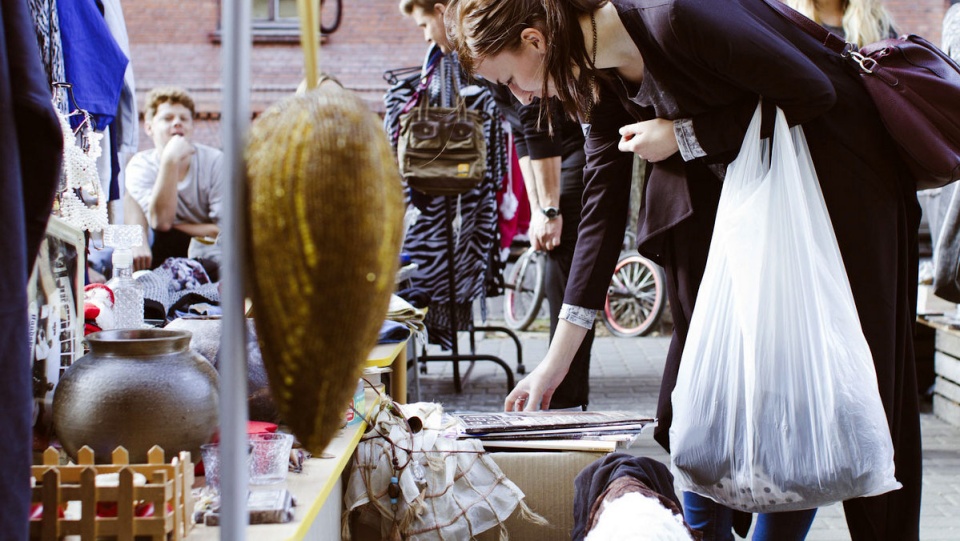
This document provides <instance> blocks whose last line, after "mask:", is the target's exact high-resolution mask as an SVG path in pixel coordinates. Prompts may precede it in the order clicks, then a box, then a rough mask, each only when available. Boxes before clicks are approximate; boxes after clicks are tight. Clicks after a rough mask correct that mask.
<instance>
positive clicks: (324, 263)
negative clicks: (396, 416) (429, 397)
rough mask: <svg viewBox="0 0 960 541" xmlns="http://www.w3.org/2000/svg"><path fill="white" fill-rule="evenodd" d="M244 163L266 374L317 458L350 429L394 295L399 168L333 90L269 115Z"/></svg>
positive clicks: (286, 103)
mask: <svg viewBox="0 0 960 541" xmlns="http://www.w3.org/2000/svg"><path fill="white" fill-rule="evenodd" d="M246 160H247V173H248V176H249V199H248V203H247V208H248V224H249V228H250V231H249V235H248V239H249V250H250V260H251V261H250V268H251V269H252V271H251V273H250V274H251V275H250V278H251V280H250V282H251V289H252V291H251V293H252V297H253V302H254V306H253V313H254V319H255V320H256V325H257V334H258V337H259V340H260V348H261V351H262V353H263V363H264V366H265V368H266V371H267V375H268V378H269V380H270V389H271V393H272V394H273V398H274V400H275V401H276V403H277V407H278V410H279V412H280V416H281V418H282V420H283V422H285V423H286V424H288V425H289V426H290V427H291V428H292V430H293V432H294V433H295V434H296V436H297V438H298V439H299V440H300V441H301V442H302V443H303V444H304V446H305V447H306V448H307V449H308V450H310V451H311V452H313V453H319V452H321V451H322V450H323V448H324V447H326V445H327V444H328V443H329V442H330V440H331V439H332V438H333V435H334V434H335V433H336V431H337V430H338V429H339V428H340V427H341V426H342V424H343V418H344V413H345V409H346V407H347V405H348V404H349V403H350V399H351V397H352V395H353V393H354V391H355V389H356V386H357V380H358V378H359V377H360V374H361V371H362V368H363V364H364V361H365V359H366V357H367V355H368V353H369V351H370V349H371V348H372V347H373V346H374V345H375V343H376V340H377V335H378V332H379V330H380V326H381V324H382V323H383V320H384V317H385V315H386V312H387V305H388V303H389V300H390V295H391V293H392V292H393V288H394V277H395V274H396V270H397V265H398V260H399V251H400V242H401V234H402V220H403V198H402V193H401V185H400V180H399V176H398V172H397V167H396V164H395V161H394V159H393V157H392V153H391V149H390V145H389V143H388V142H387V138H386V134H385V133H384V131H383V128H382V126H381V124H380V122H379V119H378V118H377V117H376V116H375V115H374V113H372V112H371V111H370V109H369V108H368V107H367V105H366V104H365V103H364V102H363V101H362V100H361V99H360V98H358V97H357V96H356V95H354V94H353V93H352V92H350V91H348V90H345V89H342V88H340V87H339V86H337V85H324V86H323V87H322V88H319V89H316V90H313V91H310V92H308V93H306V94H305V95H301V96H294V97H290V98H287V99H284V100H283V101H281V102H278V103H277V104H275V105H273V106H271V107H270V108H269V109H267V110H266V111H264V113H263V114H262V115H260V116H259V118H257V120H256V121H255V122H254V123H253V125H252V126H251V129H250V140H249V143H248V147H247V152H246Z"/></svg>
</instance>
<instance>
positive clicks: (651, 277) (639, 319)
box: [601, 250, 666, 338]
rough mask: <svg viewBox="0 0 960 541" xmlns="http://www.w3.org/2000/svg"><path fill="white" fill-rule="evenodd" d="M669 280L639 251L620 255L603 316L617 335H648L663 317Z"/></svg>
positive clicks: (608, 327) (626, 336)
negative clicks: (667, 281)
mask: <svg viewBox="0 0 960 541" xmlns="http://www.w3.org/2000/svg"><path fill="white" fill-rule="evenodd" d="M665 282H666V279H665V277H664V275H663V269H661V268H660V267H659V266H658V265H657V264H656V263H654V262H653V261H650V260H649V259H647V258H645V257H643V256H642V255H640V253H639V252H637V251H636V250H626V251H624V252H623V253H622V254H621V255H620V260H619V261H617V266H616V267H615V268H614V271H613V278H612V279H611V280H610V287H609V288H607V299H606V301H605V302H604V304H603V310H602V312H601V316H602V318H603V324H604V325H605V326H606V327H607V330H609V331H610V333H611V334H613V335H614V336H620V337H624V338H629V337H633V336H644V335H646V334H648V333H650V331H652V330H653V329H654V327H655V326H656V324H657V322H658V321H659V320H660V316H661V315H662V314H663V308H664V306H665V305H666V302H665V298H666V295H665V291H664V288H665V285H666V284H665Z"/></svg>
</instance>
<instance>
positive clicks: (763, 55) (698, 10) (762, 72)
mask: <svg viewBox="0 0 960 541" xmlns="http://www.w3.org/2000/svg"><path fill="white" fill-rule="evenodd" d="M674 5H675V12H674V20H675V21H676V24H675V25H674V26H673V32H674V38H675V39H674V40H671V41H674V42H675V44H676V46H677V47H680V48H683V49H685V50H686V54H687V55H689V56H690V57H691V58H695V59H696V60H697V61H698V64H699V65H701V66H703V67H704V68H705V69H707V70H710V71H711V72H712V74H711V75H713V76H716V77H720V78H722V79H725V80H728V81H731V82H732V83H733V84H735V85H738V86H741V87H742V88H743V89H744V90H747V91H749V92H751V93H752V94H754V95H759V96H761V97H762V98H763V99H764V101H765V102H767V103H772V104H774V105H777V106H779V107H780V108H781V109H783V112H784V113H785V114H786V116H787V120H788V121H789V122H790V124H791V125H796V124H802V123H804V122H807V121H809V120H812V119H814V118H817V117H818V116H820V115H822V114H824V113H825V112H827V111H828V110H829V109H830V108H831V107H833V104H834V102H835V101H836V91H835V90H834V87H833V83H831V81H830V79H829V78H828V77H827V75H826V74H825V73H823V71H822V70H820V69H819V68H818V67H817V66H816V65H815V64H814V63H813V62H812V61H811V60H810V59H809V58H807V57H806V56H805V55H804V54H803V53H802V52H801V51H800V50H799V49H798V48H797V47H796V46H795V45H794V44H793V43H791V42H790V41H788V40H787V39H786V38H785V37H783V35H781V34H780V33H778V32H776V31H775V30H774V29H772V28H771V27H770V26H769V25H767V24H765V23H764V22H762V21H761V20H760V19H758V18H757V17H756V16H754V15H753V14H752V13H750V11H749V10H748V9H747V8H746V7H745V6H744V5H743V4H740V3H737V2H730V1H727V0H712V1H711V2H696V1H693V0H677V1H676V2H675V4H674ZM756 9H772V8H770V7H768V6H765V5H763V6H759V7H757V8H756ZM756 106H757V103H756V100H753V99H751V100H746V101H744V102H741V103H737V104H735V105H733V106H730V107H726V108H720V109H715V110H711V111H707V112H704V113H702V114H699V115H695V116H693V128H694V132H695V133H696V136H697V140H698V141H699V143H700V146H701V147H702V148H703V150H704V151H705V152H706V153H707V155H708V156H709V155H711V154H720V153H724V152H731V151H732V152H737V151H738V150H739V149H740V146H741V144H742V143H743V135H744V134H745V133H746V130H747V125H748V124H749V122H750V118H751V117H752V115H753V111H754V110H755V108H756Z"/></svg>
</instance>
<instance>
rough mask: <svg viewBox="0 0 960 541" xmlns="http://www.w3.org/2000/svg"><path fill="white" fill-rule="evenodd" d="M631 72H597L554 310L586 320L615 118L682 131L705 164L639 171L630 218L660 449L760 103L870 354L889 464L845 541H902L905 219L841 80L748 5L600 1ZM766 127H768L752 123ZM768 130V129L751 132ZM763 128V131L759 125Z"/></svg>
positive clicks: (882, 135)
mask: <svg viewBox="0 0 960 541" xmlns="http://www.w3.org/2000/svg"><path fill="white" fill-rule="evenodd" d="M613 4H614V5H615V6H616V8H617V10H618V12H619V14H620V18H621V20H622V21H623V22H624V25H625V26H626V28H627V30H628V32H629V33H630V35H631V36H632V38H633V40H634V43H635V44H636V46H637V47H638V48H639V50H640V52H641V54H642V56H643V58H644V62H645V66H644V69H645V73H644V81H643V84H642V85H641V86H640V87H639V88H637V87H636V86H635V85H634V86H631V85H629V84H627V83H625V82H623V81H622V80H620V78H619V77H617V75H616V73H614V72H612V71H611V73H609V74H608V75H609V78H608V79H607V80H606V81H605V82H604V83H603V84H602V85H601V99H600V103H598V104H597V106H596V107H595V109H594V111H593V113H592V115H591V117H592V125H591V129H590V133H589V136H588V138H587V143H586V152H587V169H586V171H585V175H584V176H585V183H586V190H585V194H584V209H583V219H582V223H581V226H580V234H579V242H578V244H577V253H576V257H575V260H574V265H573V269H572V270H571V276H570V280H569V282H568V284H567V291H566V297H565V302H566V303H569V304H573V305H577V306H585V307H588V308H596V309H599V308H600V307H601V306H602V303H603V299H604V296H605V294H606V289H607V285H608V284H609V280H610V276H611V272H612V269H613V267H614V265H615V263H616V260H617V258H618V256H619V251H620V245H621V242H622V240H623V230H624V226H625V223H626V219H627V217H626V212H627V209H626V205H627V202H628V200H629V197H628V193H629V186H630V174H631V164H632V159H633V157H632V155H630V154H625V153H622V152H620V151H619V150H618V149H617V143H618V141H619V138H620V137H619V134H618V132H617V130H618V129H619V128H620V127H621V126H623V125H624V124H627V123H629V121H628V120H627V119H630V118H632V119H635V120H641V119H650V118H654V117H661V118H667V119H679V118H692V119H693V125H694V131H695V133H696V136H697V139H698V140H699V143H700V145H701V146H702V148H703V150H704V151H705V152H706V153H707V156H706V157H704V158H700V159H695V160H692V161H690V162H684V161H683V159H682V158H681V156H680V155H679V153H678V154H675V155H674V156H672V157H670V158H669V159H667V160H665V161H662V162H659V163H656V164H654V165H653V167H652V168H651V171H650V173H649V178H648V180H647V182H646V184H645V188H644V200H643V208H642V209H641V211H640V215H639V217H638V218H639V227H638V231H639V235H638V242H639V244H640V251H641V253H643V254H644V255H646V256H648V257H650V258H652V259H654V260H656V261H658V262H659V263H661V264H662V265H663V266H664V269H665V271H666V275H667V288H668V296H669V301H670V305H671V310H672V313H673V319H674V324H675V332H674V336H673V341H672V343H671V346H670V351H669V353H668V358H667V365H666V369H665V372H664V377H663V383H662V387H661V392H660V401H659V407H658V417H659V420H660V424H659V427H658V429H657V433H656V437H657V439H658V441H660V442H661V443H662V444H663V445H664V447H667V448H669V440H668V434H669V428H670V422H671V420H672V406H671V403H670V394H671V393H672V391H673V387H674V384H675V382H676V376H677V371H678V369H679V363H680V357H681V353H682V350H683V343H684V340H685V338H686V333H687V329H688V326H689V321H690V316H691V314H692V312H693V307H694V303H695V301H696V297H697V291H698V288H699V285H700V281H701V278H702V275H703V269H704V266H705V263H706V257H707V251H708V249H709V244H710V237H711V235H712V233H713V222H714V218H715V215H716V206H717V201H718V198H719V194H720V187H721V181H720V180H719V179H718V177H717V176H716V174H715V173H714V172H713V171H712V170H711V168H710V167H709V166H710V164H716V163H721V164H722V163H728V162H729V161H731V160H732V159H733V158H734V157H735V155H736V153H737V151H738V149H739V148H740V145H741V143H742V140H743V134H744V133H745V131H746V127H747V124H748V123H749V120H750V118H751V115H752V113H753V111H754V110H755V108H756V104H757V102H758V100H759V99H760V97H761V96H762V97H763V98H764V102H765V103H770V104H775V105H778V106H779V107H780V108H782V109H783V110H784V112H785V113H786V115H787V118H788V120H789V121H790V122H791V124H797V123H800V124H802V125H803V127H804V131H805V134H806V137H807V141H808V144H809V146H810V152H811V155H812V157H813V160H814V163H815V165H816V169H817V174H818V176H819V179H820V183H821V188H822V190H823V195H824V199H825V201H826V204H827V208H828V210H829V212H830V216H831V219H832V221H833V225H834V229H835V232H836V235H837V241H838V244H839V247H840V252H841V254H842V256H843V260H844V264H845V266H846V270H847V275H848V277H849V279H850V284H851V287H852V290H853V295H854V300H855V302H856V305H857V309H858V312H859V316H860V320H861V324H862V327H863V331H864V335H865V336H866V338H867V341H868V343H869V344H870V348H871V351H872V353H873V356H874V363H875V366H876V370H877V378H878V382H879V386H880V395H881V398H882V400H883V403H884V408H885V410H886V414H887V419H888V421H889V424H890V430H891V433H892V436H893V444H894V449H895V453H896V457H895V460H896V471H897V479H898V480H899V481H900V482H901V483H903V485H904V487H903V488H902V489H901V490H898V491H896V492H893V493H890V494H887V495H884V496H880V497H875V498H869V499H858V500H854V501H852V502H847V503H846V504H845V506H846V511H847V520H848V523H849V524H850V526H851V528H850V529H851V534H852V535H853V538H854V539H855V540H857V539H891V540H893V539H896V540H910V539H916V538H917V536H918V529H919V512H920V479H921V466H920V458H921V456H920V431H919V414H918V411H919V406H918V399H917V385H916V373H915V365H914V358H913V339H912V328H913V320H914V318H915V309H916V284H917V279H916V278H917V276H916V275H917V226H918V224H919V218H920V214H919V206H918V204H917V200H916V193H915V187H914V184H913V181H912V179H911V178H909V177H908V176H907V174H906V172H905V167H904V164H903V163H902V161H901V160H900V159H899V158H898V154H897V151H896V147H895V146H894V143H893V141H892V140H891V139H890V137H889V135H888V134H887V132H886V131H885V129H884V128H883V126H882V124H881V122H880V120H879V117H878V114H877V111H876V109H875V107H874V105H873V103H872V102H871V101H870V98H869V96H868V95H867V94H866V92H865V90H864V88H863V86H862V84H861V83H860V81H859V79H858V76H857V75H856V73H855V72H854V71H853V70H852V69H851V68H850V66H848V65H847V64H845V63H844V61H843V60H841V59H840V58H839V57H837V56H836V55H835V54H832V53H830V52H829V51H828V50H826V49H825V48H824V47H822V46H821V45H820V44H819V43H817V42H816V41H815V40H813V39H812V38H811V37H809V36H808V35H806V34H805V33H803V32H802V31H801V30H800V29H798V28H797V27H795V26H793V24H792V23H790V22H789V21H787V20H786V19H784V18H783V17H782V16H781V15H779V14H778V13H776V12H775V11H774V10H773V9H772V8H770V7H769V6H767V5H766V4H765V3H764V2H763V1H762V0H710V1H709V2H708V1H703V0H613ZM767 116H769V115H767ZM765 120H771V121H772V118H765ZM771 125H772V123H771Z"/></svg>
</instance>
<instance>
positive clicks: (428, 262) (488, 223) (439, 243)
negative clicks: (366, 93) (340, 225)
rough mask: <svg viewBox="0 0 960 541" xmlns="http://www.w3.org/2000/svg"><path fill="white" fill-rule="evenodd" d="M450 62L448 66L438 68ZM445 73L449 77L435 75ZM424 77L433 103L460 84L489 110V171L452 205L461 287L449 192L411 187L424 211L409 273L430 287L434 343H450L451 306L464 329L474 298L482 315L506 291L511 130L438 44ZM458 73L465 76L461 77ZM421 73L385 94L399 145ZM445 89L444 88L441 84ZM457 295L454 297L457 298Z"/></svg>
mask: <svg viewBox="0 0 960 541" xmlns="http://www.w3.org/2000/svg"><path fill="white" fill-rule="evenodd" d="M440 63H443V69H442V70H441V69H439V65H440ZM439 73H443V74H444V75H445V77H444V80H441V77H439V76H438V75H435V74H439ZM422 76H425V77H429V84H428V86H427V88H426V90H425V92H426V95H427V98H428V99H429V100H430V102H429V103H430V104H431V105H435V106H440V105H443V104H442V103H441V95H445V96H447V97H451V96H455V95H456V90H455V89H456V88H457V85H459V88H460V99H462V100H463V101H464V103H465V105H466V107H467V109H472V110H477V111H482V112H484V113H486V115H487V117H486V118H487V120H486V121H485V122H484V134H485V136H486V140H487V171H486V174H485V176H484V181H483V183H481V184H480V186H478V187H477V188H475V189H473V190H471V191H469V192H467V193H465V194H463V195H461V196H458V197H450V198H449V199H450V201H451V203H452V206H453V216H452V222H453V223H452V225H453V230H454V231H453V237H454V238H453V239H449V241H450V242H452V243H453V245H454V261H453V262H452V264H453V269H454V270H453V272H454V274H455V285H456V287H455V291H454V292H453V295H451V292H450V286H449V274H448V272H449V269H450V264H451V261H449V258H448V255H447V242H448V236H447V233H446V228H447V212H446V203H447V198H445V197H432V196H429V195H426V194H423V193H420V192H417V191H414V190H410V191H409V197H410V202H411V204H413V205H415V206H416V207H417V208H418V209H419V210H420V212H421V214H420V217H419V218H418V219H417V222H416V223H415V224H413V225H412V226H411V227H410V229H409V230H408V231H407V236H406V238H405V239H404V251H406V252H407V253H409V254H410V258H411V260H412V261H413V262H414V263H416V264H417V265H418V269H417V272H416V273H415V274H414V276H412V277H411V278H410V282H411V287H414V288H418V289H423V290H426V291H429V292H430V295H431V297H432V303H431V305H430V309H429V310H428V312H427V317H426V321H425V324H426V326H427V331H428V336H429V337H430V341H431V342H432V343H436V344H440V345H441V346H442V347H444V348H446V349H450V348H451V347H452V345H453V333H452V332H451V329H452V324H451V320H450V316H451V313H452V312H451V310H456V311H457V321H458V328H459V330H469V329H470V328H471V327H472V324H473V302H474V300H476V299H480V300H481V311H482V317H485V315H486V303H485V299H486V297H487V295H488V293H490V294H499V292H502V289H499V287H500V286H499V284H500V283H502V277H501V269H500V265H499V261H500V258H499V246H498V244H497V237H498V229H497V228H498V224H497V201H496V193H497V191H498V189H499V187H500V183H501V181H502V179H503V176H504V174H506V171H507V166H508V162H507V153H506V134H505V133H504V131H503V128H502V126H501V123H500V113H499V111H498V110H497V108H496V104H495V103H494V101H493V97H492V96H491V95H490V93H489V91H487V89H486V88H483V87H481V86H478V85H475V84H471V83H470V82H469V81H468V80H467V79H466V78H465V76H464V75H463V71H462V70H461V69H460V63H459V62H458V61H457V60H456V57H455V56H453V55H443V54H442V53H441V52H440V49H439V47H437V46H436V45H433V46H431V48H430V49H429V50H428V52H427V57H426V60H425V62H424V69H423V72H422ZM454 77H456V78H458V80H455V79H454ZM416 82H417V80H416V79H413V78H411V79H410V80H408V81H402V82H401V83H398V84H397V85H395V86H394V88H392V89H391V91H390V92H388V93H387V95H386V96H385V98H384V103H385V106H386V115H385V117H384V123H385V128H386V130H387V133H388V134H389V136H390V138H391V142H392V143H393V144H394V146H396V137H397V133H398V126H399V116H400V112H401V110H402V109H403V106H404V105H406V104H407V103H408V102H409V97H412V96H413V94H414V92H415V87H411V83H413V84H416ZM442 89H443V91H442ZM451 301H452V302H451Z"/></svg>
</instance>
